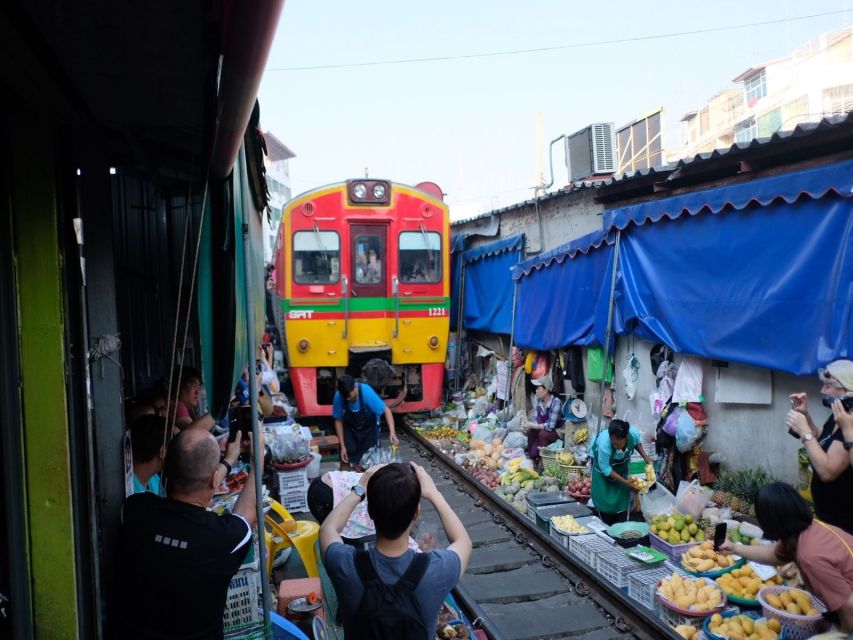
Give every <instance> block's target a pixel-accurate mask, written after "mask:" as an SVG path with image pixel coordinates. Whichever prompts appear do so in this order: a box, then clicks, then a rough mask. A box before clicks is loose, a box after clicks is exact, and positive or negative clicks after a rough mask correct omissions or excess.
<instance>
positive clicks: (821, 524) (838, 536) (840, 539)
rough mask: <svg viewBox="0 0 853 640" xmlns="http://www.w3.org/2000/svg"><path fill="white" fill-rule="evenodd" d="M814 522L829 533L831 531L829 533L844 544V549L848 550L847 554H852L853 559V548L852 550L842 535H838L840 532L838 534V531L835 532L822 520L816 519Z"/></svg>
mask: <svg viewBox="0 0 853 640" xmlns="http://www.w3.org/2000/svg"><path fill="white" fill-rule="evenodd" d="M814 521H815V522H817V523H818V524H819V525H820V526H822V527H823V528H824V529H826V530H827V531H829V532H830V533H831V534H832V535H834V536H835V537H836V538H838V541H839V542H840V543H841V544H843V545H844V548H845V549H847V553H849V554H850V557H851V558H853V549H851V548H850V545H849V544H847V541H846V540H845V539H844V538H842V537H841V536H840V535H838V532H837V531H835V530H834V529H833V528H831V527H828V526H827V525H826V524H825V523H824V522H821V521H820V520H818V519H817V518H815V519H814Z"/></svg>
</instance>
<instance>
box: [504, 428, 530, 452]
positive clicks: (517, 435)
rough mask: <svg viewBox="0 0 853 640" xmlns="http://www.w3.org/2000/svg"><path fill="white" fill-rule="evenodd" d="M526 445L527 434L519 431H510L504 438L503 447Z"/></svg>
mask: <svg viewBox="0 0 853 640" xmlns="http://www.w3.org/2000/svg"><path fill="white" fill-rule="evenodd" d="M526 445H527V436H526V435H524V433H522V432H521V431H510V432H509V433H507V434H506V438H504V448H516V447H521V448H523V447H525V446H526Z"/></svg>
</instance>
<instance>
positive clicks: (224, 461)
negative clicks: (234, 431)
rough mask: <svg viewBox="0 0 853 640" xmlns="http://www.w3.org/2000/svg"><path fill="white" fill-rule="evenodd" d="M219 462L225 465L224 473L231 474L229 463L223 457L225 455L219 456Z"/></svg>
mask: <svg viewBox="0 0 853 640" xmlns="http://www.w3.org/2000/svg"><path fill="white" fill-rule="evenodd" d="M219 464H221V465H223V466H224V467H225V475H226V476H230V475H231V464H230V463H229V462H228V461H227V460H226V459H225V456H220V458H219Z"/></svg>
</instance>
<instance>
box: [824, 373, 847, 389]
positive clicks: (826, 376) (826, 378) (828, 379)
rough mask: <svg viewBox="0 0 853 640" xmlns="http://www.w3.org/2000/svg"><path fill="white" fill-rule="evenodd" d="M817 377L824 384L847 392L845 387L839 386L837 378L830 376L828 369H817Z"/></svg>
mask: <svg viewBox="0 0 853 640" xmlns="http://www.w3.org/2000/svg"><path fill="white" fill-rule="evenodd" d="M817 377H818V378H820V381H821V382H823V383H824V384H831V385H832V386H833V387H835V388H837V389H844V390H845V391H846V390H847V387H845V386H844V385H843V384H841V382H840V381H839V380H838V378H836V377H835V376H834V375H832V372H831V371H830V370H829V369H818V370H817Z"/></svg>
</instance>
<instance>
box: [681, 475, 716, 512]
mask: <svg viewBox="0 0 853 640" xmlns="http://www.w3.org/2000/svg"><path fill="white" fill-rule="evenodd" d="M712 493H714V492H713V491H712V490H711V489H709V488H707V487H703V486H702V485H701V484H699V481H698V480H694V481H693V482H689V483H688V482H687V481H685V480H682V481H681V483H680V484H679V485H678V493H676V494H675V508H676V509H677V510H678V512H679V513H683V514H685V515H687V514H688V513H689V514H690V515H691V516H693V517H694V518H696V519H697V520H698V519H699V517H700V516H701V515H702V511H703V510H704V509H705V505H706V504H708V499H709V498H710V497H711V494H712Z"/></svg>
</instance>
